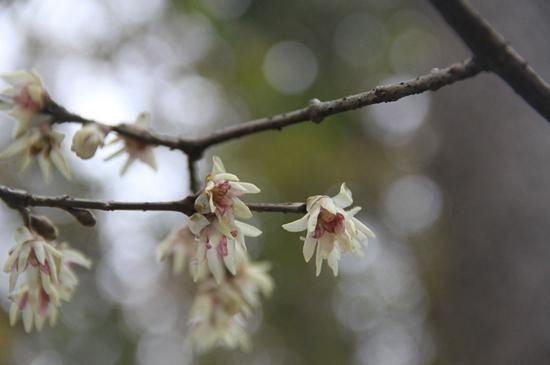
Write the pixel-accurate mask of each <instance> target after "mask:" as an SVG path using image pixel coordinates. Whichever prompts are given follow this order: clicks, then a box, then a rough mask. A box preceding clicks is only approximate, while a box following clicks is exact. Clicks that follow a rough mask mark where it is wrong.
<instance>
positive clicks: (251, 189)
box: [230, 181, 261, 194]
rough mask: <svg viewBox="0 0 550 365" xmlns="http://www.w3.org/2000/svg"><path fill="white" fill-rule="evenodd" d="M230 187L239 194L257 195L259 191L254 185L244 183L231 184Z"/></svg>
mask: <svg viewBox="0 0 550 365" xmlns="http://www.w3.org/2000/svg"><path fill="white" fill-rule="evenodd" d="M230 184H231V187H232V188H234V189H235V190H237V191H238V192H241V193H246V194H257V193H259V192H260V191H261V190H260V188H258V187H257V186H256V185H254V184H251V183H246V182H235V181H234V182H231V183H230Z"/></svg>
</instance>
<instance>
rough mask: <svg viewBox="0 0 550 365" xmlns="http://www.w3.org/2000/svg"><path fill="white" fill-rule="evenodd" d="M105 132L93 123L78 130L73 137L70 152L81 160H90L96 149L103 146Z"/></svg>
mask: <svg viewBox="0 0 550 365" xmlns="http://www.w3.org/2000/svg"><path fill="white" fill-rule="evenodd" d="M104 141H105V131H104V130H103V128H101V127H100V126H98V125H97V124H95V123H89V124H86V125H85V126H83V127H82V128H80V129H79V130H78V131H77V132H76V133H75V134H74V137H73V144H72V146H71V150H72V151H73V152H74V153H76V155H77V156H78V157H80V158H81V159H83V160H87V159H89V158H92V157H93V156H94V155H95V153H96V151H97V149H98V148H99V147H102V146H103V145H104Z"/></svg>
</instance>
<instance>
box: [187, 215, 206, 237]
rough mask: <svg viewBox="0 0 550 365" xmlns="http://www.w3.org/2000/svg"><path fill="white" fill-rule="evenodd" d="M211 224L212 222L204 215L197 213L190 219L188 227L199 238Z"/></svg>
mask: <svg viewBox="0 0 550 365" xmlns="http://www.w3.org/2000/svg"><path fill="white" fill-rule="evenodd" d="M209 224H210V221H209V220H208V219H207V218H206V217H205V216H204V215H202V214H198V213H195V214H193V215H192V216H191V217H189V222H188V227H189V229H190V230H191V232H192V233H193V234H194V235H196V236H198V235H199V234H200V233H201V231H202V230H203V229H204V228H205V227H206V226H208V225H209Z"/></svg>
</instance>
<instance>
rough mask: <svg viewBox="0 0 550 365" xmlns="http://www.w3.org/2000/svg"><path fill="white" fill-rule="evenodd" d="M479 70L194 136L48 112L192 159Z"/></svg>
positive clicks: (458, 69)
mask: <svg viewBox="0 0 550 365" xmlns="http://www.w3.org/2000/svg"><path fill="white" fill-rule="evenodd" d="M482 71H483V68H482V67H481V65H480V64H479V63H478V62H476V60H472V59H470V60H466V61H463V62H459V63H455V64H453V65H451V66H449V67H446V68H443V69H433V70H432V71H431V72H430V73H428V74H426V75H423V76H419V77H417V78H415V79H413V80H408V81H403V82H399V83H394V84H390V85H384V86H377V87H375V88H374V89H372V90H369V91H366V92H362V93H359V94H354V95H349V96H344V97H342V98H339V99H334V100H329V101H324V102H321V101H319V100H317V99H313V100H312V102H311V103H310V105H309V106H307V107H305V108H302V109H297V110H294V111H290V112H288V113H282V114H277V115H273V116H270V117H266V118H261V119H256V120H252V121H249V122H244V123H241V124H237V125H235V126H232V127H228V128H224V129H221V130H219V131H217V132H214V133H212V134H210V135H208V136H205V137H201V138H196V139H184V138H173V137H168V136H161V135H157V134H154V133H152V132H149V131H142V130H138V129H136V128H135V127H133V126H131V125H127V124H121V125H118V126H110V125H107V124H103V123H99V122H96V121H94V120H91V119H86V118H84V117H81V116H79V115H77V114H74V113H71V112H69V111H67V110H65V109H64V108H63V107H61V106H59V105H57V104H55V103H53V104H52V106H51V107H50V108H49V110H48V111H47V112H48V113H50V114H51V115H52V116H53V117H54V119H55V121H56V122H58V123H62V122H76V123H82V124H87V123H97V124H99V125H100V126H101V127H103V128H105V129H106V130H109V131H113V132H117V133H119V134H122V135H124V136H127V137H131V138H134V139H136V140H139V141H142V142H145V143H147V144H150V145H157V146H165V147H168V148H170V149H177V150H181V151H183V152H184V153H186V154H188V155H193V156H194V157H195V159H198V158H200V157H201V155H202V153H203V152H204V151H205V150H206V149H207V148H209V147H211V146H214V145H217V144H220V143H223V142H227V141H230V140H233V139H236V138H240V137H244V136H247V135H250V134H255V133H259V132H263V131H268V130H281V129H282V128H284V127H288V126H290V125H293V124H297V123H302V122H307V121H313V122H316V123H319V122H321V121H322V120H323V118H326V117H328V116H330V115H333V114H338V113H342V112H345V111H349V110H353V109H358V108H362V107H365V106H367V105H372V104H379V103H387V102H392V101H396V100H399V99H401V98H403V97H406V96H410V95H414V94H420V93H423V92H425V91H428V90H432V91H434V90H437V89H439V88H441V87H443V86H446V85H450V84H453V83H455V82H457V81H460V80H464V79H467V78H470V77H473V76H475V75H477V74H479V73H480V72H482Z"/></svg>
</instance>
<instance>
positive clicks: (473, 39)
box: [430, 0, 550, 122]
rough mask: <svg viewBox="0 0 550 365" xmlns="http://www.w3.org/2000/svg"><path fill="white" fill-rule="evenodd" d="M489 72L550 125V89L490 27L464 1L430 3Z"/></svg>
mask: <svg viewBox="0 0 550 365" xmlns="http://www.w3.org/2000/svg"><path fill="white" fill-rule="evenodd" d="M430 2H431V3H432V5H433V6H434V7H435V8H436V9H437V11H439V13H441V15H442V16H443V18H444V19H445V21H446V22H447V24H449V25H450V26H451V27H452V28H453V29H454V30H455V32H456V33H457V34H458V35H459V36H460V38H462V40H463V41H464V43H466V45H467V46H468V47H469V48H470V49H471V50H472V52H473V53H474V54H475V55H476V57H478V59H479V61H480V63H482V64H483V65H484V66H485V67H486V68H487V69H488V70H490V71H492V72H494V73H496V74H498V75H499V76H500V77H501V78H502V79H503V80H504V81H505V82H506V83H507V84H508V85H510V86H511V87H512V89H514V91H515V92H516V93H517V94H519V95H520V96H521V97H522V98H523V99H524V100H525V101H526V102H527V103H529V104H530V105H531V106H532V107H533V108H534V109H535V110H536V111H537V112H539V114H540V115H542V116H543V117H544V118H546V120H547V121H549V122H550V86H549V85H548V83H546V82H545V81H544V80H543V79H542V78H541V77H540V76H539V75H538V74H537V73H536V72H535V70H533V69H532V68H531V66H529V65H528V64H527V61H525V60H524V59H523V58H522V57H521V56H520V55H519V54H518V53H517V52H516V50H515V49H513V48H512V47H511V46H510V45H509V44H507V43H506V41H505V40H504V37H503V36H502V35H500V34H499V33H498V32H497V31H496V30H495V29H493V28H492V27H491V25H490V24H489V23H488V22H487V21H486V20H485V19H483V17H481V15H479V14H478V13H477V12H476V11H475V10H474V9H473V8H472V7H471V6H470V5H468V4H467V3H466V2H465V1H462V0H430Z"/></svg>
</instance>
